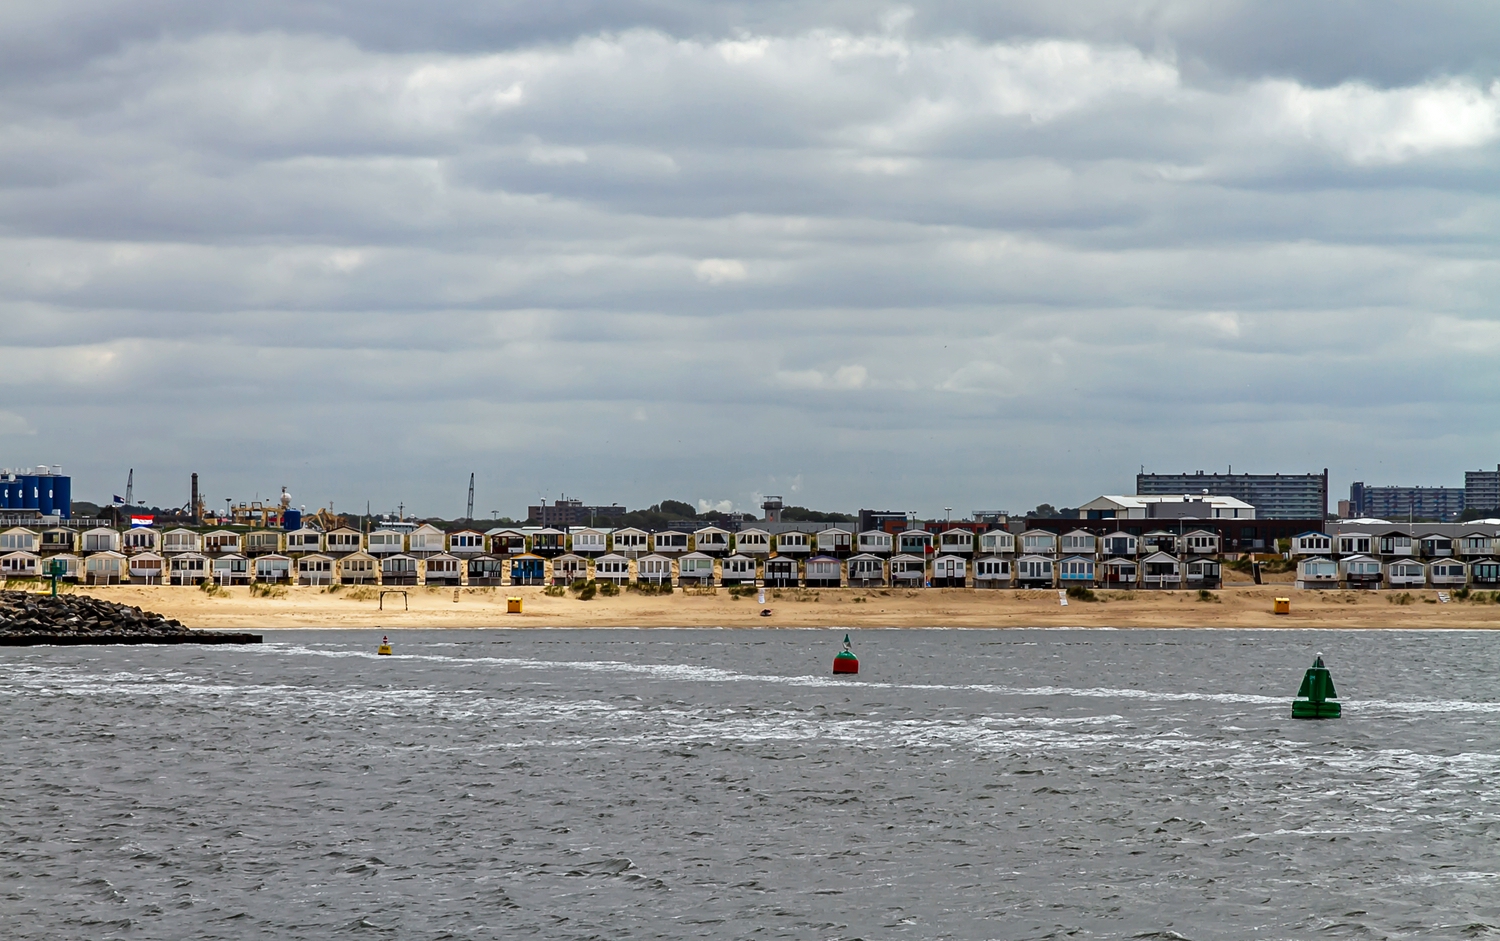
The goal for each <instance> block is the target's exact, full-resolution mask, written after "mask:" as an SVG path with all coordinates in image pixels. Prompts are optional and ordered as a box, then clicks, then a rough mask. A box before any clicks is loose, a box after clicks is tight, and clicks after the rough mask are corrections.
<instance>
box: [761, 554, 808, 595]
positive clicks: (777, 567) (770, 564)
mask: <svg viewBox="0 0 1500 941" xmlns="http://www.w3.org/2000/svg"><path fill="white" fill-rule="evenodd" d="M764 571H765V579H764V582H763V584H765V586H766V587H767V588H796V587H797V586H798V585H799V584H801V572H800V571H799V569H798V566H797V559H796V557H795V556H785V555H779V556H776V557H774V558H770V559H767V560H766V562H765V566H764Z"/></svg>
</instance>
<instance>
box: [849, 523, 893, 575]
mask: <svg viewBox="0 0 1500 941" xmlns="http://www.w3.org/2000/svg"><path fill="white" fill-rule="evenodd" d="M886 538H887V539H889V538H890V536H889V535H887V536H886ZM848 564H849V587H850V588H880V587H883V586H884V585H885V582H886V579H885V559H883V558H882V557H881V556H878V555H876V554H875V553H873V552H861V553H860V554H858V555H853V556H850V557H849V563H848Z"/></svg>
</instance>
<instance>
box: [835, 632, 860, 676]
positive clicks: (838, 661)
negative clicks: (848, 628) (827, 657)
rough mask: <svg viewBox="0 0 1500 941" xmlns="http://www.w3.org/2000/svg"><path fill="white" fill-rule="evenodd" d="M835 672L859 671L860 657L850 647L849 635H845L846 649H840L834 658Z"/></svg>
mask: <svg viewBox="0 0 1500 941" xmlns="http://www.w3.org/2000/svg"><path fill="white" fill-rule="evenodd" d="M833 672H835V673H858V672H859V658H858V657H856V656H855V655H854V651H852V650H850V649H849V635H848V634H845V635H844V649H843V650H841V651H839V653H838V655H837V656H835V657H834V658H833Z"/></svg>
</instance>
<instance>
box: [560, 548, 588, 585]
mask: <svg viewBox="0 0 1500 941" xmlns="http://www.w3.org/2000/svg"><path fill="white" fill-rule="evenodd" d="M588 578H589V560H588V559H585V558H584V557H583V556H581V555H579V554H578V553H576V552H565V553H563V554H562V555H560V556H558V557H557V558H555V559H553V560H552V584H554V585H571V584H573V583H574V582H576V581H588Z"/></svg>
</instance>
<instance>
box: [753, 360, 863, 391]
mask: <svg viewBox="0 0 1500 941" xmlns="http://www.w3.org/2000/svg"><path fill="white" fill-rule="evenodd" d="M775 379H776V381H777V382H778V383H780V384H781V385H783V386H787V387H789V388H793V389H863V388H865V387H866V386H868V385H869V384H870V371H869V370H868V369H866V368H865V367H863V366H860V365H851V366H840V367H838V368H837V369H835V370H834V371H833V372H831V373H825V372H819V371H818V370H816V369H801V370H777V372H776V373H775Z"/></svg>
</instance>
